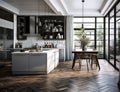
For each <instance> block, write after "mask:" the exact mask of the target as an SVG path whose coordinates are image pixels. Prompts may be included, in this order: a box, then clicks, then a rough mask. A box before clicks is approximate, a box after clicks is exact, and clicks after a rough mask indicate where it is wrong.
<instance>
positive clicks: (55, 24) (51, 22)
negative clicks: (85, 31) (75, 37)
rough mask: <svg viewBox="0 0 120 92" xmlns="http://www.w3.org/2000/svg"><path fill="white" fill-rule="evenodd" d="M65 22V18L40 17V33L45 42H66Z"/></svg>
mask: <svg viewBox="0 0 120 92" xmlns="http://www.w3.org/2000/svg"><path fill="white" fill-rule="evenodd" d="M65 22H66V21H65V17H64V16H39V17H38V33H39V34H40V35H41V36H42V38H43V39H44V40H64V39H65V38H66V37H65V24H66V23H65Z"/></svg>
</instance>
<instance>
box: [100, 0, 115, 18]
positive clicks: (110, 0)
mask: <svg viewBox="0 0 120 92" xmlns="http://www.w3.org/2000/svg"><path fill="white" fill-rule="evenodd" d="M116 2H117V0H107V2H106V4H104V6H103V8H102V9H101V14H102V15H104V16H105V15H106V14H107V13H108V12H109V10H110V9H111V8H112V6H113V5H114V4H115V3H116Z"/></svg>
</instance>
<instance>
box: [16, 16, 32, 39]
mask: <svg viewBox="0 0 120 92" xmlns="http://www.w3.org/2000/svg"><path fill="white" fill-rule="evenodd" d="M29 30H30V18H29V16H18V17H17V39H18V40H25V39H26V36H25V35H24V34H28V33H29Z"/></svg>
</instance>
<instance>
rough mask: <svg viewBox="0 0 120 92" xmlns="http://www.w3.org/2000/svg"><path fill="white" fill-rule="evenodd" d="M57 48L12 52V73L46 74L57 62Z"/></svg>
mask: <svg viewBox="0 0 120 92" xmlns="http://www.w3.org/2000/svg"><path fill="white" fill-rule="evenodd" d="M58 52H59V50H58V49H43V51H42V52H13V53H12V72H13V74H48V73H49V72H51V71H52V70H53V69H54V68H55V67H57V65H58V64H59V54H58Z"/></svg>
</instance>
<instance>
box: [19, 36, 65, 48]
mask: <svg viewBox="0 0 120 92" xmlns="http://www.w3.org/2000/svg"><path fill="white" fill-rule="evenodd" d="M19 42H21V43H22V47H23V48H28V47H32V46H34V45H35V44H36V43H38V45H39V46H41V47H44V46H45V44H48V45H50V44H54V47H56V48H65V40H42V39H39V38H38V37H27V40H24V41H23V40H19Z"/></svg>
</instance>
